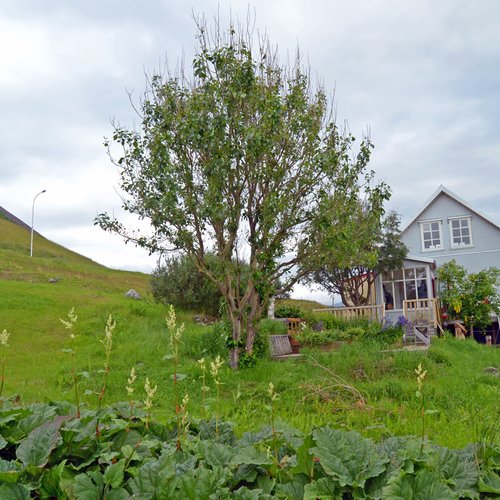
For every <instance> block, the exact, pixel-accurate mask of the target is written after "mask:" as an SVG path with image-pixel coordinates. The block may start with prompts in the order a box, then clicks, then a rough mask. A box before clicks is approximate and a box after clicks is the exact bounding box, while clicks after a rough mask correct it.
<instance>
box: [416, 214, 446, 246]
mask: <svg viewBox="0 0 500 500" xmlns="http://www.w3.org/2000/svg"><path fill="white" fill-rule="evenodd" d="M418 223H419V225H420V243H421V245H422V252H435V251H437V250H444V244H443V219H427V220H421V221H418ZM432 223H437V224H438V231H439V246H431V247H429V248H425V241H424V232H427V231H424V225H425V224H432ZM432 231H433V230H432V226H431V227H430V233H431V242H432Z"/></svg>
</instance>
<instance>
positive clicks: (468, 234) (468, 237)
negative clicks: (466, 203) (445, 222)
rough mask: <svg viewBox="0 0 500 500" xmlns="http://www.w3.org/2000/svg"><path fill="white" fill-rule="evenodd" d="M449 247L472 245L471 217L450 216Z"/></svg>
mask: <svg viewBox="0 0 500 500" xmlns="http://www.w3.org/2000/svg"><path fill="white" fill-rule="evenodd" d="M449 222H450V241H451V248H457V247H465V246H472V231H471V217H454V218H452V219H451V218H450V220H449Z"/></svg>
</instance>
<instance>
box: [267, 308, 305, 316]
mask: <svg viewBox="0 0 500 500" xmlns="http://www.w3.org/2000/svg"><path fill="white" fill-rule="evenodd" d="M303 314H304V312H303V311H302V309H301V308H300V307H296V306H278V307H277V308H276V310H275V311H274V317H275V318H302V317H303Z"/></svg>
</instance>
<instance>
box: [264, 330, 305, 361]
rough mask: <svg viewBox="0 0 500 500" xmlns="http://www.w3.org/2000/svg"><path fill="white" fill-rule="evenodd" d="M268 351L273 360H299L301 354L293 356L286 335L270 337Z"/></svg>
mask: <svg viewBox="0 0 500 500" xmlns="http://www.w3.org/2000/svg"><path fill="white" fill-rule="evenodd" d="M269 349H270V350H271V357H272V358H273V359H289V358H299V357H300V356H302V354H294V353H293V351H292V346H291V345H290V339H289V337H288V335H271V336H270V337H269Z"/></svg>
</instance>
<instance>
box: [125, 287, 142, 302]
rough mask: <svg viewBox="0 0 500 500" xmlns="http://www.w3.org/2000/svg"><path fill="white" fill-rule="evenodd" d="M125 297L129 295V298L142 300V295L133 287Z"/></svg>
mask: <svg viewBox="0 0 500 500" xmlns="http://www.w3.org/2000/svg"><path fill="white" fill-rule="evenodd" d="M125 297H128V298H129V299H134V300H141V298H142V297H141V296H140V295H139V293H138V292H136V291H135V290H134V289H133V288H131V289H130V290H129V291H128V292H127V293H126V294H125Z"/></svg>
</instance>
